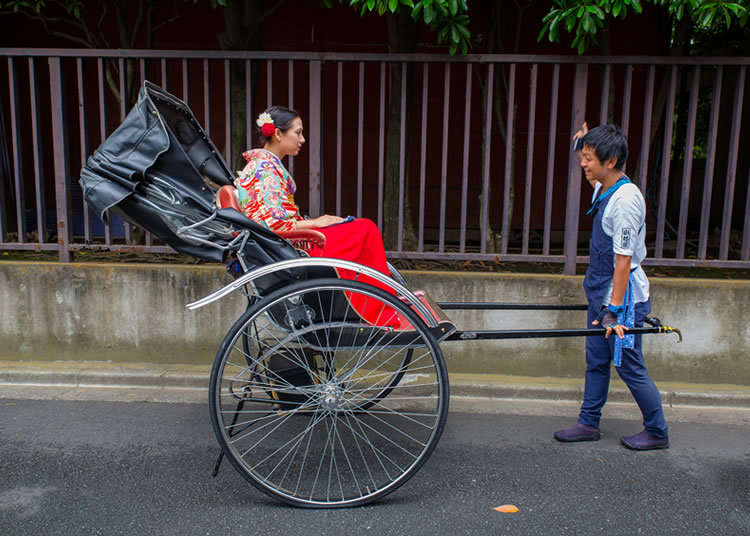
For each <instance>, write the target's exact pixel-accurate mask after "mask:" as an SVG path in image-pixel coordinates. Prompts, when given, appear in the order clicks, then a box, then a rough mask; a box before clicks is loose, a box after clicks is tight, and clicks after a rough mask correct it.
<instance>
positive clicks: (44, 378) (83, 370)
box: [0, 361, 750, 409]
mask: <svg viewBox="0 0 750 536" xmlns="http://www.w3.org/2000/svg"><path fill="white" fill-rule="evenodd" d="M209 374H210V366H208V365H179V364H178V365H156V364H151V363H127V364H123V363H109V362H69V361H52V362H41V361H37V362H22V361H19V362H12V361H0V386H5V387H11V386H12V387H13V392H14V393H18V390H19V389H20V388H22V387H24V386H28V387H30V388H32V387H36V388H40V387H58V388H60V389H88V388H112V389H119V390H122V389H141V390H150V391H153V392H158V391H162V390H163V391H168V390H175V389H183V390H198V391H207V389H208V380H209ZM449 379H450V389H451V396H452V397H455V398H463V399H466V400H470V399H476V400H485V401H488V400H493V399H497V400H520V401H523V400H545V401H558V402H570V403H580V402H581V401H582V399H583V380H582V379H579V378H548V377H545V378H536V377H525V376H524V377H522V376H502V375H490V374H460V373H456V374H450V378H449ZM659 389H660V391H661V393H662V399H663V402H664V405H665V407H684V406H700V407H732V408H746V409H750V387H747V386H739V385H706V384H684V383H669V382H660V383H659ZM0 391H3V389H0ZM608 400H609V401H610V402H614V403H620V402H632V397H631V395H630V392H629V391H628V389H627V388H626V387H625V386H624V384H622V382H621V381H620V380H619V379H617V378H613V381H612V386H611V387H610V393H609V398H608Z"/></svg>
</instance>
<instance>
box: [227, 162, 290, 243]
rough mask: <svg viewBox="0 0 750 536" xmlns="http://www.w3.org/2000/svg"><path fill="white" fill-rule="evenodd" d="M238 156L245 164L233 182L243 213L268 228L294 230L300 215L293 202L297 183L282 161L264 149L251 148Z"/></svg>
mask: <svg viewBox="0 0 750 536" xmlns="http://www.w3.org/2000/svg"><path fill="white" fill-rule="evenodd" d="M242 156H244V157H245V160H247V165H246V166H245V169H243V170H242V171H240V172H239V176H238V177H237V179H235V181H234V184H235V186H236V187H237V193H238V197H239V203H240V209H241V210H242V212H243V214H245V216H247V217H248V218H250V219H251V220H253V221H255V222H257V223H260V224H261V225H264V226H266V227H268V228H269V229H271V230H272V231H292V230H294V229H295V227H296V222H297V221H298V220H301V219H302V216H300V213H299V207H297V205H296V204H295V202H294V192H295V191H296V190H297V185H296V184H295V183H294V179H293V178H292V176H291V175H290V174H289V172H288V171H287V170H286V168H285V167H284V164H282V163H281V160H279V157H278V156H276V155H275V154H273V153H272V152H271V151H266V150H265V149H252V150H250V151H246V152H245V153H243V154H242Z"/></svg>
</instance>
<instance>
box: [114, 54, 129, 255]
mask: <svg viewBox="0 0 750 536" xmlns="http://www.w3.org/2000/svg"><path fill="white" fill-rule="evenodd" d="M117 69H118V70H119V72H120V77H119V82H120V123H122V122H123V121H124V120H125V115H126V114H127V113H128V108H127V106H128V99H127V87H126V86H125V58H118V60H117ZM122 228H123V230H124V231H125V241H126V242H127V243H128V244H130V242H131V239H130V232H131V231H130V224H129V223H128V222H126V221H124V222H122Z"/></svg>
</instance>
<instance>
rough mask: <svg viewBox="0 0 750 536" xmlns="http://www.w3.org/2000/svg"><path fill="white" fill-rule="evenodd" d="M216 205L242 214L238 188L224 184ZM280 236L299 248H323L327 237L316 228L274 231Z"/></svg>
mask: <svg viewBox="0 0 750 536" xmlns="http://www.w3.org/2000/svg"><path fill="white" fill-rule="evenodd" d="M216 206H217V207H218V208H220V209H222V208H233V209H234V210H236V211H237V212H239V213H240V214H242V210H240V203H239V200H238V199H237V188H235V187H234V186H229V185H226V186H222V187H221V188H219V190H218V191H217V192H216ZM274 232H275V233H276V234H277V235H279V236H280V237H282V238H284V239H286V240H289V241H290V242H292V244H294V245H295V247H299V249H302V250H307V249H309V247H310V245H311V244H315V245H316V246H318V247H319V248H323V247H325V245H326V237H325V235H324V234H323V233H321V232H320V231H316V230H315V229H295V230H294V231H274Z"/></svg>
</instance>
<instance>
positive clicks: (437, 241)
mask: <svg viewBox="0 0 750 536" xmlns="http://www.w3.org/2000/svg"><path fill="white" fill-rule="evenodd" d="M0 56H2V57H4V59H5V61H6V63H7V69H6V70H5V72H4V73H3V74H2V76H0V87H7V88H8V91H7V95H3V96H2V98H1V100H0V172H2V181H0V249H6V250H12V249H25V250H55V251H58V252H59V257H60V259H61V260H63V261H68V260H70V258H71V252H75V251H79V250H85V249H109V250H121V251H136V252H160V253H162V252H167V251H171V250H170V249H169V248H168V247H166V246H164V245H162V244H159V243H158V241H156V240H155V239H152V237H151V236H150V235H149V234H148V233H145V235H142V234H141V233H139V232H136V231H135V230H134V229H131V228H130V226H128V225H127V224H124V223H123V222H121V221H112V222H111V223H110V224H108V225H105V224H103V223H102V222H101V221H100V220H99V218H98V217H96V216H95V215H93V214H91V213H90V211H89V210H88V207H86V205H85V203H84V202H83V200H82V195H81V191H80V188H79V186H78V184H77V177H78V171H79V170H80V167H81V166H82V165H83V163H84V162H85V159H86V158H87V156H88V155H89V154H90V153H91V152H92V150H93V149H94V148H95V147H96V146H97V145H98V143H100V142H101V141H102V140H103V139H104V138H106V136H107V135H108V134H109V133H110V132H111V131H112V130H114V128H116V127H117V125H118V124H119V123H120V121H121V120H122V118H123V117H124V116H125V114H126V113H127V111H128V108H129V104H130V103H132V101H133V99H134V95H135V92H136V91H137V88H138V86H139V85H140V83H141V82H142V81H143V80H146V79H148V80H150V81H152V82H154V83H157V84H159V85H161V86H162V87H164V88H165V89H167V90H168V91H170V92H172V93H174V94H176V95H177V96H179V97H180V98H182V99H183V100H184V101H185V102H186V103H187V104H188V105H189V106H190V107H191V108H192V109H193V111H194V112H195V114H196V116H197V117H198V118H199V119H200V120H201V121H202V123H203V126H204V127H205V129H206V131H207V132H208V133H209V136H211V138H212V139H213V140H214V142H215V143H216V145H217V146H218V147H219V148H221V149H222V151H223V153H224V155H225V157H226V159H227V161H228V162H230V163H231V164H234V165H235V166H237V167H238V166H239V165H240V162H239V161H240V158H239V155H240V153H241V150H242V148H244V147H250V146H252V144H253V143H252V142H253V136H252V132H253V124H254V118H255V117H256V116H257V114H258V113H259V112H260V111H262V110H263V109H264V108H265V107H266V106H267V105H268V104H270V103H275V104H284V105H289V106H290V107H294V108H296V109H297V110H298V111H299V112H300V113H301V115H302V117H303V119H304V122H305V133H306V137H307V140H308V143H307V146H306V147H305V149H304V150H303V153H302V154H301V155H300V156H298V157H296V158H294V159H290V162H289V167H290V171H291V172H292V174H293V175H294V177H295V180H296V182H297V184H298V192H297V194H298V195H297V199H298V201H299V203H300V205H302V207H303V209H304V210H305V211H307V212H308V213H309V214H311V215H313V216H315V215H317V214H320V213H323V212H328V213H337V214H341V215H347V214H352V215H356V216H364V217H369V218H371V219H373V220H374V221H376V222H377V223H378V225H379V226H380V228H381V229H382V230H383V232H384V234H385V235H386V237H387V240H388V242H387V243H388V245H389V248H388V249H389V252H388V254H389V256H390V257H391V258H413V259H453V260H500V261H509V262H515V261H524V262H526V261H540V262H554V263H561V264H562V268H563V271H564V273H574V272H575V265H576V263H583V262H587V260H588V259H587V258H586V257H585V256H582V255H579V251H585V250H586V247H585V240H586V238H587V233H588V231H589V230H590V225H591V222H590V219H589V218H588V217H585V216H583V215H582V211H583V212H585V208H586V207H587V206H588V205H589V203H590V194H591V192H590V191H588V186H586V187H585V188H582V187H581V184H582V182H583V181H582V176H581V172H580V168H579V166H578V162H577V158H576V156H575V155H574V154H572V152H571V146H570V140H571V136H572V134H573V132H575V130H577V129H578V128H579V126H580V124H581V123H582V122H583V121H584V120H588V121H589V123H590V124H598V123H602V122H615V123H618V124H620V125H621V126H622V127H623V128H624V129H625V131H626V132H627V134H628V138H629V145H630V152H631V154H630V156H629V158H628V161H627V168H626V171H627V172H628V174H629V175H630V176H631V177H632V178H633V179H635V180H636V181H637V183H638V184H639V185H640V187H641V189H642V191H643V193H644V196H645V197H646V200H647V204H648V211H649V212H648V214H649V216H648V220H647V229H648V233H647V246H648V248H649V258H648V259H647V262H648V263H649V264H657V265H673V266H698V265H701V266H717V267H737V268H748V267H750V218H748V217H747V216H748V215H749V214H750V188H748V183H749V182H750V151H748V150H747V149H748V148H750V126H747V125H748V124H750V123H748V121H750V119H748V120H747V121H743V120H742V118H743V115H744V117H745V118H746V119H747V118H750V107H745V108H744V110H743V103H744V100H745V96H746V95H747V93H748V91H750V90H748V87H747V84H746V71H747V66H748V65H749V64H750V59H748V58H658V57H582V58H581V57H567V56H565V57H559V56H513V55H470V56H465V57H446V56H436V55H376V54H338V53H272V52H268V53H265V52H264V53H241V52H199V51H143V50H132V51H131V50H78V49H77V50H68V49H66V50H58V49H56V50H50V49H36V50H19V49H0ZM402 82H403V83H402ZM233 122H234V126H233V125H232V123H233ZM238 123H240V125H239V126H240V127H241V128H239V129H238ZM743 124H744V125H745V126H744V128H743ZM233 131H234V134H233ZM741 149H744V150H741Z"/></svg>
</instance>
